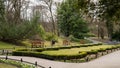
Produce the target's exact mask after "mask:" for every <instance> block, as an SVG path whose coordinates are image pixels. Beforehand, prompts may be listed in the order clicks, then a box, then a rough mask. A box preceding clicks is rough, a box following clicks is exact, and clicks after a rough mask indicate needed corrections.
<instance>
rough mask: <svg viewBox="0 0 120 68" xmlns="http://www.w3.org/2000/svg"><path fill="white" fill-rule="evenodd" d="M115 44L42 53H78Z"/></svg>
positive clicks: (44, 52)
mask: <svg viewBox="0 0 120 68" xmlns="http://www.w3.org/2000/svg"><path fill="white" fill-rule="evenodd" d="M113 46H114V45H101V46H91V47H80V48H71V49H60V50H55V51H43V52H41V53H42V54H47V55H76V54H78V53H79V52H87V51H91V50H97V49H100V48H111V47H113Z"/></svg>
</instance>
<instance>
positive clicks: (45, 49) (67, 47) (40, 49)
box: [16, 43, 102, 52]
mask: <svg viewBox="0 0 120 68" xmlns="http://www.w3.org/2000/svg"><path fill="white" fill-rule="evenodd" d="M99 45H102V43H98V44H87V45H78V46H63V47H55V48H36V49H26V48H25V49H18V50H16V51H37V52H42V51H50V50H59V49H70V48H80V47H89V46H99Z"/></svg>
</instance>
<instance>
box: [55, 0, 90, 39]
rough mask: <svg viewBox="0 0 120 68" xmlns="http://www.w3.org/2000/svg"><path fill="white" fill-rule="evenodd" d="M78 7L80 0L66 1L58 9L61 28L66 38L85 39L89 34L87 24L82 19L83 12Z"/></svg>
mask: <svg viewBox="0 0 120 68" xmlns="http://www.w3.org/2000/svg"><path fill="white" fill-rule="evenodd" d="M78 7H79V4H78V0H74V1H73V0H66V1H65V2H62V4H61V5H60V7H59V8H58V17H57V18H58V24H59V28H60V31H61V32H62V33H63V34H64V35H65V36H66V37H68V36H70V35H74V37H76V38H83V37H84V34H85V33H87V32H88V28H87V24H86V22H85V21H84V20H83V18H82V17H83V14H81V13H82V11H81V10H80V9H78ZM81 9H82V8H81Z"/></svg>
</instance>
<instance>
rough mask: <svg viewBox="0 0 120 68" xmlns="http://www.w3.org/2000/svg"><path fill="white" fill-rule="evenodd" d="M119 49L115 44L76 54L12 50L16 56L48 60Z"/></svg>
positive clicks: (66, 58) (80, 56)
mask: <svg viewBox="0 0 120 68" xmlns="http://www.w3.org/2000/svg"><path fill="white" fill-rule="evenodd" d="M114 49H120V46H115V47H112V48H104V49H103V48H100V49H98V50H91V51H88V52H78V54H76V55H48V54H42V53H41V52H34V51H13V55H16V56H31V57H38V58H45V59H50V60H64V59H65V60H70V59H80V58H84V57H86V56H87V55H91V54H97V53H99V52H106V51H108V50H114Z"/></svg>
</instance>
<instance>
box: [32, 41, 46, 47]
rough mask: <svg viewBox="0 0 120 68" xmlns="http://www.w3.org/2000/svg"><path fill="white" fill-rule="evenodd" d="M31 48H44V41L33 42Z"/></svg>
mask: <svg viewBox="0 0 120 68" xmlns="http://www.w3.org/2000/svg"><path fill="white" fill-rule="evenodd" d="M31 47H32V48H37V47H44V41H42V40H32V41H31Z"/></svg>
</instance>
